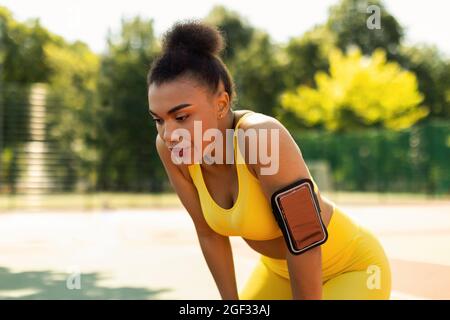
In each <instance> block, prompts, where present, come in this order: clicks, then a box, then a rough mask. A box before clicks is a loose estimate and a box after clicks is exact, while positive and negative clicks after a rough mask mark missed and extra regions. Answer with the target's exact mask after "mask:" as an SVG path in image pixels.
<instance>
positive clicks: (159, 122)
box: [152, 118, 162, 124]
mask: <svg viewBox="0 0 450 320" xmlns="http://www.w3.org/2000/svg"><path fill="white" fill-rule="evenodd" d="M152 120H153V121H154V122H156V123H157V124H161V122H162V120H161V119H158V118H153V119H152Z"/></svg>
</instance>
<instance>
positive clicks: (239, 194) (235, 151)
mask: <svg viewBox="0 0 450 320" xmlns="http://www.w3.org/2000/svg"><path fill="white" fill-rule="evenodd" d="M252 113H254V111H249V112H247V113H244V114H243V115H242V116H241V117H240V118H239V120H238V121H237V123H236V125H235V126H234V128H233V129H234V132H233V153H234V168H235V169H236V176H237V180H238V181H237V182H238V194H237V197H236V201H235V202H234V203H233V205H232V206H231V208H224V207H222V206H220V205H219V204H218V203H217V202H216V201H215V200H214V198H213V197H212V196H211V193H210V192H209V190H208V187H207V186H206V183H205V179H204V177H203V172H202V167H201V166H200V164H198V163H197V164H196V165H197V166H198V170H199V172H200V178H201V183H202V185H203V187H204V188H205V191H206V194H207V195H208V198H209V199H210V200H211V202H212V203H213V204H214V206H215V207H216V208H217V209H219V210H220V211H223V212H230V211H233V210H234V209H236V207H237V206H238V204H239V201H240V199H241V193H242V192H241V191H242V190H241V181H240V180H241V177H240V175H239V169H238V167H237V161H236V153H237V152H238V150H237V149H238V148H239V144H238V143H236V142H235V138H236V128H238V126H239V124H240V123H241V121H242V120H243V119H244V118H245V117H246V116H248V115H249V114H252Z"/></svg>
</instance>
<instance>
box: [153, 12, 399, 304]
mask: <svg viewBox="0 0 450 320" xmlns="http://www.w3.org/2000/svg"><path fill="white" fill-rule="evenodd" d="M223 47H224V46H223V39H222V36H221V34H220V32H219V31H218V30H217V29H216V28H215V27H213V26H209V25H206V24H204V23H201V22H195V21H190V22H184V23H177V24H175V25H174V26H173V28H172V29H171V30H169V31H168V32H167V33H166V34H165V35H164V41H163V53H162V54H161V56H160V57H159V58H158V59H157V60H155V61H154V63H153V65H152V67H151V70H150V71H149V74H148V100H149V110H150V114H151V115H152V118H153V119H154V121H155V122H156V128H157V131H158V135H157V138H156V146H157V151H158V154H159V156H160V158H161V161H162V163H163V164H164V167H165V170H166V172H167V175H168V177H169V180H170V182H171V184H172V186H173V187H174V189H175V191H176V192H177V194H178V196H179V198H180V200H181V202H182V203H183V205H184V207H185V208H186V210H187V211H188V213H189V214H190V216H191V218H192V220H193V222H194V226H195V229H196V232H197V235H198V239H199V243H200V246H201V249H202V252H203V255H204V257H205V260H206V262H207V265H208V267H209V270H210V271H211V273H212V276H213V278H214V280H215V282H216V285H217V288H218V290H219V292H220V295H221V297H222V298H223V299H230V300H231V299H389V296H390V290H391V274H390V267H389V262H388V259H387V257H386V255H385V252H384V250H383V248H382V247H381V245H380V243H379V241H378V240H377V239H376V238H375V236H374V235H373V234H372V233H371V232H370V231H368V230H367V229H365V228H363V227H361V226H359V225H357V224H356V223H355V222H354V221H352V220H351V219H350V218H349V217H347V216H346V215H345V214H344V213H343V212H342V211H341V210H340V209H339V208H338V207H337V206H336V205H335V204H334V203H333V202H331V201H329V200H328V199H326V198H325V197H324V196H321V194H320V191H319V190H318V188H317V185H315V191H316V193H317V196H318V201H319V204H320V207H321V209H322V210H321V215H322V220H323V223H324V225H325V226H326V228H327V230H328V240H327V241H326V242H325V243H324V244H322V245H320V246H317V247H315V248H313V249H310V250H308V251H306V252H305V253H303V254H300V255H293V254H291V253H290V251H289V250H288V249H287V246H286V242H285V240H284V238H283V235H282V232H281V230H280V228H279V226H278V225H277V222H276V220H275V218H274V216H273V213H272V208H271V204H270V196H271V195H272V194H273V193H274V192H275V191H276V190H279V189H280V188H281V187H283V186H286V185H288V184H290V183H292V182H293V181H296V180H299V179H301V178H309V179H312V177H311V175H310V173H309V171H308V168H307V166H306V164H305V162H304V159H303V157H302V153H301V151H300V149H299V148H298V146H297V145H296V143H295V142H294V140H293V139H292V137H291V135H290V134H289V132H288V131H287V130H286V128H285V127H284V126H283V125H282V124H281V123H280V122H279V121H277V120H276V119H274V118H272V117H269V116H266V115H263V114H261V113H257V112H252V111H250V110H233V109H232V102H233V98H234V87H233V81H232V79H231V77H230V74H229V72H228V70H227V68H226V66H225V65H224V64H223V62H222V61H221V59H220V57H219V54H220V52H221V51H222V50H223ZM198 124H200V125H201V130H199V129H198V128H199V127H198ZM233 128H234V129H235V130H236V129H237V128H240V129H243V130H244V132H246V131H248V130H259V131H258V132H262V130H261V129H267V130H266V131H265V132H275V131H276V132H277V140H273V139H271V138H268V139H267V140H266V141H268V145H267V148H268V150H271V151H272V153H273V152H274V151H275V152H278V154H279V161H278V163H277V168H276V169H277V170H276V171H275V172H274V173H272V174H262V172H263V169H264V168H265V167H267V166H266V164H267V163H263V162H262V161H261V160H260V159H261V157H257V160H256V161H249V160H250V158H251V156H252V155H251V154H250V152H247V150H249V149H250V148H249V147H251V145H253V146H254V145H258V143H259V142H260V141H259V140H261V136H257V137H256V139H257V141H254V140H253V141H250V138H248V139H243V140H241V139H237V138H236V137H237V135H236V131H234V135H233V142H232V143H231V145H230V144H228V145H227V144H223V143H219V142H222V141H221V139H217V138H216V139H214V141H213V142H210V145H209V147H211V145H213V146H214V152H211V153H210V154H209V156H207V155H206V154H207V152H206V151H207V146H205V143H202V144H201V145H199V144H198V143H196V142H198V139H197V138H193V137H195V135H196V134H197V136H198V134H199V133H200V134H201V137H203V134H205V133H206V132H207V131H208V130H210V131H211V130H213V131H214V130H215V132H218V133H220V134H222V137H225V136H226V132H227V131H228V130H229V129H233ZM274 129H275V131H273V130H274ZM271 130H272V131H271ZM270 134H272V133H270ZM273 134H275V133H273ZM201 139H203V138H201ZM203 140H205V139H203ZM203 140H202V141H203ZM210 140H213V139H210ZM224 140H225V139H224ZM273 141H276V143H273ZM230 148H231V149H230ZM210 150H211V149H210ZM192 151H194V152H192ZM227 153H228V154H227ZM230 153H231V155H232V157H231V158H232V160H234V161H232V162H231V163H229V162H228V161H225V159H226V156H227V155H230ZM269 153H270V152H269ZM199 154H200V158H199ZM203 155H205V157H203ZM206 156H207V157H206ZM211 157H214V158H215V161H211ZM180 159H183V160H184V161H179V160H180ZM228 159H229V158H228ZM253 159H254V158H253ZM202 160H203V161H202ZM218 160H219V161H218ZM299 209H301V208H299ZM229 236H241V237H242V238H243V239H244V240H245V241H246V242H247V243H248V245H249V246H250V247H251V248H252V249H254V250H255V251H257V252H258V253H260V259H259V261H258V264H257V265H256V267H255V269H254V271H253V272H252V274H251V276H250V278H249V279H248V281H247V283H246V284H245V286H244V287H243V288H242V289H241V290H240V291H239V290H238V288H237V284H236V277H235V270H234V264H233V255H232V250H231V247H230V241H229Z"/></svg>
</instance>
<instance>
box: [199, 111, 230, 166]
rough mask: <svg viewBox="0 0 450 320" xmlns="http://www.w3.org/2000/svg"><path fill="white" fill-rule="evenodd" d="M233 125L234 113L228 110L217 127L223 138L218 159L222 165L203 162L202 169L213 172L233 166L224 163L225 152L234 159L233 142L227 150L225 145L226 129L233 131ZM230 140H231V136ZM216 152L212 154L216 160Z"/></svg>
mask: <svg viewBox="0 0 450 320" xmlns="http://www.w3.org/2000/svg"><path fill="white" fill-rule="evenodd" d="M235 125H236V115H235V112H234V111H232V110H231V109H230V111H229V112H228V113H227V116H226V117H225V118H224V119H223V120H222V121H221V122H219V126H218V129H219V130H220V132H221V134H222V137H223V144H222V151H219V152H221V155H220V158H221V159H222V163H212V164H207V163H205V162H204V161H203V163H202V167H203V168H208V169H212V170H215V169H218V168H219V167H220V168H226V167H228V166H229V165H234V164H227V163H226V159H227V158H226V154H227V152H231V155H232V156H231V158H232V159H234V146H233V141H231V142H230V146H229V148H228V150H227V145H228V144H227V129H233V130H234V127H235ZM230 138H232V136H231V137H230ZM216 150H217V149H216ZM216 150H215V151H214V154H213V155H214V157H215V158H217V156H216V155H215V152H216Z"/></svg>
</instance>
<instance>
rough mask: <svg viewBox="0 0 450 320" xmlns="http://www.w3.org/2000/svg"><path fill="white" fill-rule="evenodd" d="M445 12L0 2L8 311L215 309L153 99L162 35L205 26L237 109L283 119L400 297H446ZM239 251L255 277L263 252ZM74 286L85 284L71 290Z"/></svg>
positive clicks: (448, 100)
mask: <svg viewBox="0 0 450 320" xmlns="http://www.w3.org/2000/svg"><path fill="white" fill-rule="evenodd" d="M370 5H376V6H377V8H379V9H380V11H379V12H380V19H379V21H378V22H379V27H380V28H376V27H374V26H375V24H376V23H375V22H377V20H373V19H374V14H376V13H374V12H373V11H370V10H368V7H369V6H370ZM449 9H450V6H449V4H448V3H447V2H445V1H421V2H411V1H398V0H397V1H389V2H387V1H386V2H379V1H362V0H341V1H329V0H326V1H284V0H280V1H276V2H275V1H206V0H202V1H191V2H185V1H161V2H159V1H139V0H128V1H112V2H111V1H85V0H80V1H69V0H65V1H50V0H41V1H25V0H2V1H1V3H0V37H1V38H0V46H1V47H0V212H1V213H2V214H1V215H0V252H2V254H0V298H44V299H46V298H81V299H84V298H87V299H89V298H121V299H126V298H137V299H146V298H158V299H159V298H192V299H197V298H208V297H210V298H217V297H218V293H217V292H216V290H215V287H214V283H213V280H212V278H211V277H210V276H209V275H208V272H207V269H206V265H205V264H204V262H203V260H202V259H203V258H202V256H201V252H200V249H199V248H198V245H197V243H196V239H195V233H194V229H193V227H192V224H191V222H190V221H189V217H188V214H187V213H186V211H185V210H184V209H183V208H182V206H181V204H180V202H179V200H178V198H177V196H176V195H175V194H174V193H173V189H172V187H171V186H170V184H169V182H168V180H167V176H166V173H165V172H164V169H163V166H162V164H161V162H160V160H159V158H158V155H157V153H156V150H155V145H154V142H155V135H156V130H155V128H154V124H153V122H152V121H151V118H150V116H149V114H148V106H147V94H146V74H147V71H148V68H149V66H150V64H151V63H152V61H153V60H154V59H155V57H156V56H157V55H158V54H159V53H160V51H161V43H160V40H161V35H162V34H163V32H164V31H165V30H167V29H168V28H169V27H170V26H171V25H172V24H173V23H174V22H176V21H179V20H181V19H187V18H195V19H203V20H205V21H207V22H209V23H212V24H215V25H217V26H218V27H219V28H220V29H221V30H222V31H223V33H224V36H225V38H226V41H227V48H226V50H225V52H224V53H223V57H222V58H223V60H224V62H225V63H226V65H227V66H228V68H229V70H230V72H231V73H232V75H233V77H234V80H235V83H236V89H237V96H238V99H237V102H236V105H235V109H252V110H255V111H257V112H262V113H264V114H268V115H271V116H273V117H276V118H277V119H279V120H280V121H281V122H282V123H283V124H284V125H285V126H286V127H287V128H288V129H289V131H290V133H291V134H292V136H293V137H294V139H295V140H296V142H297V144H298V145H299V147H300V148H301V150H302V153H303V156H304V158H305V160H306V162H307V164H308V167H309V169H310V171H311V173H312V175H313V177H314V178H315V180H316V181H317V183H318V185H319V187H320V189H321V190H322V191H323V193H324V194H325V195H326V196H327V197H329V198H330V199H331V200H332V201H334V202H336V203H337V204H339V205H342V206H343V207H345V208H346V209H347V210H348V211H349V212H352V215H353V216H354V218H355V219H357V220H358V219H359V220H360V221H361V223H363V224H365V225H368V226H369V227H371V228H372V229H374V232H375V233H377V234H378V235H379V237H380V238H381V240H382V242H383V244H384V245H385V247H386V248H387V249H386V250H387V251H388V255H389V257H390V258H391V261H392V264H393V268H394V292H395V293H394V295H393V298H400V299H402V298H404V299H406V298H431V299H434V298H437V299H440V298H447V299H448V298H449V297H450V276H449V275H450V197H449V196H450V174H449V159H450V59H449V56H450V41H448V30H450V24H449V22H448V18H447V17H446V14H447V13H448V10H449ZM375 18H376V17H375ZM374 23H375V24H374ZM186 239H188V240H186ZM233 241H234V242H235V246H236V248H237V249H236V250H237V251H236V252H238V253H240V255H239V257H241V258H239V257H238V258H237V269H238V277H239V281H243V280H245V275H246V274H248V272H249V270H250V269H251V266H252V265H253V261H254V259H255V254H254V253H253V252H251V251H249V249H248V248H246V247H245V246H244V245H243V243H242V242H239V239H234V240H233ZM180 244H182V249H180V248H179V246H180ZM183 246H184V247H183ZM183 248H184V249H183ZM3 249H5V250H3ZM6 249H8V250H6ZM4 252H6V253H4ZM180 259H189V261H192V268H193V270H198V271H195V272H194V275H193V276H192V277H190V278H189V279H186V277H181V276H179V277H174V276H172V275H173V274H179V270H177V269H176V267H177V265H179V263H180V262H179V261H180ZM240 259H241V260H240ZM168 265H170V267H167V266H168ZM74 270H79V272H77V271H74ZM407 270H410V271H407ZM68 274H69V275H72V276H73V275H75V279H78V278H77V275H79V276H80V277H81V279H84V282H83V280H81V283H82V284H83V283H84V289H76V288H75V289H70V288H69V289H68V288H67V283H68V281H69V282H70V281H72V280H73V277H72V278H70V279H71V280H67V277H68V276H67V275H68ZM417 274H421V275H422V277H421V278H422V279H426V280H427V282H423V283H422V282H420V281H419V282H416V281H412V280H411V279H412V278H411V277H413V276H415V275H417ZM430 277H431V278H430ZM423 281H424V280H423ZM433 281H434V282H433ZM66 282H67V283H66ZM192 287H195V288H196V289H195V290H192V289H190V288H192ZM436 288H438V289H439V290H437V289H436Z"/></svg>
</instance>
